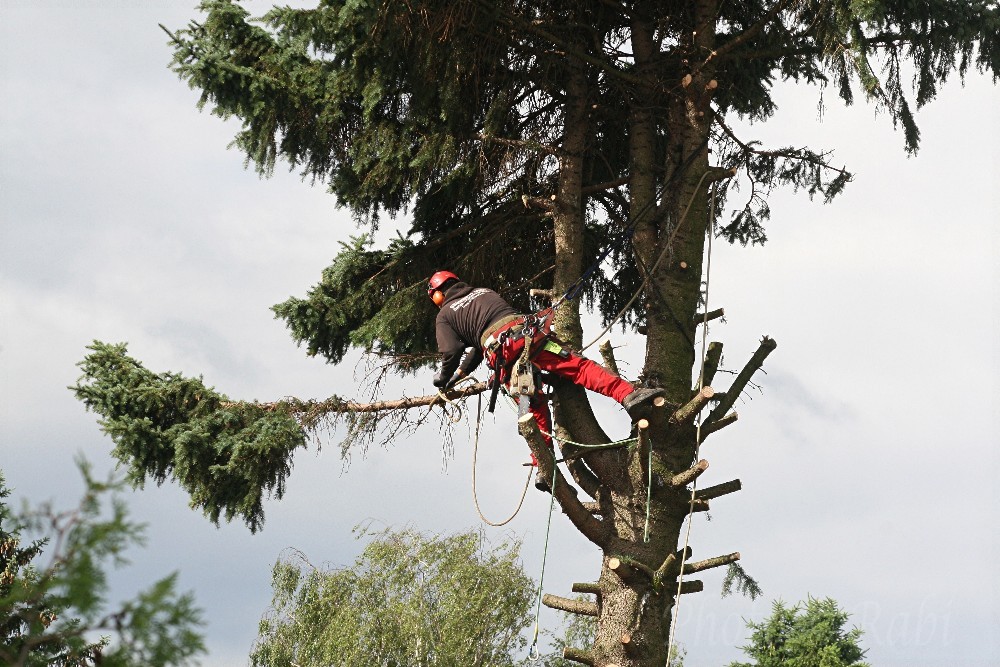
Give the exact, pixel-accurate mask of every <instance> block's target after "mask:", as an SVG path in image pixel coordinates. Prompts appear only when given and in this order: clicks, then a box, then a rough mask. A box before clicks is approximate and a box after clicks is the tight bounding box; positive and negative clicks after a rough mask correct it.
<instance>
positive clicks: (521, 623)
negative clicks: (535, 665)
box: [251, 529, 535, 667]
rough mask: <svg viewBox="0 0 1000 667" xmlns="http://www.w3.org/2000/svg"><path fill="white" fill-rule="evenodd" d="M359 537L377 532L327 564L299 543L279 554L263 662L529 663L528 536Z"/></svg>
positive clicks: (259, 654) (493, 666)
mask: <svg viewBox="0 0 1000 667" xmlns="http://www.w3.org/2000/svg"><path fill="white" fill-rule="evenodd" d="M359 537H366V538H370V541H369V543H368V544H367V545H366V546H365V549H364V551H363V552H362V554H361V555H360V556H359V557H358V559H357V560H356V561H355V563H354V565H353V566H351V567H350V568H343V569H320V568H317V567H315V566H313V565H312V564H310V563H309V561H308V560H306V557H305V556H304V555H303V554H301V553H299V552H292V553H291V554H290V555H288V556H287V557H284V558H282V559H280V560H278V562H277V563H275V565H274V572H273V578H272V587H273V590H274V598H273V602H272V605H273V607H272V609H271V611H270V612H269V613H268V614H267V615H266V616H265V617H264V618H263V619H262V620H261V623H260V634H259V637H258V639H257V643H256V646H255V647H254V650H253V653H252V654H251V663H252V664H253V665H254V666H255V667H272V666H273V667H278V666H285V665H291V664H295V665H301V666H302V667H310V666H313V665H315V666H317V667H319V666H320V665H332V664H336V665H341V666H343V667H353V666H355V665H356V666H358V667H362V666H364V667H367V666H368V665H384V666H391V665H414V666H422V665H470V666H479V667H487V666H488V667H504V666H505V665H506V666H511V667H512V666H513V665H516V664H520V661H521V658H522V657H523V652H524V647H525V646H526V644H527V641H526V640H525V638H524V635H523V634H522V631H523V630H524V629H525V628H526V627H528V625H529V624H530V623H531V620H532V611H533V610H534V606H533V602H534V597H535V596H534V582H532V580H531V579H530V578H529V577H528V576H527V575H525V573H524V571H523V570H522V568H521V565H520V563H519V561H518V553H519V547H520V545H519V544H518V543H516V542H503V543H500V544H497V545H491V544H489V543H488V542H487V541H486V539H485V538H484V536H483V535H482V534H481V533H478V532H465V533H457V534H454V535H447V536H438V535H426V534H422V533H419V532H416V531H415V530H412V529H406V530H398V531H397V530H388V529H387V530H384V531H382V532H379V533H374V534H369V533H367V532H365V531H361V532H360V535H359Z"/></svg>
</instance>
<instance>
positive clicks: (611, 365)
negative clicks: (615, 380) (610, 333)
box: [597, 340, 621, 376]
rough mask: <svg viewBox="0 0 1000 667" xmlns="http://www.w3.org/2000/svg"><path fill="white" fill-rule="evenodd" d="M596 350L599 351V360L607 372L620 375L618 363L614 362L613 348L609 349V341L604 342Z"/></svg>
mask: <svg viewBox="0 0 1000 667" xmlns="http://www.w3.org/2000/svg"><path fill="white" fill-rule="evenodd" d="M597 349H598V350H600V352H601V358H602V359H604V365H605V366H607V368H608V370H609V371H611V372H612V373H614V374H615V375H618V376H620V375H621V373H619V372H618V362H617V361H616V360H615V348H613V347H611V341H610V340H606V341H604V342H603V343H601V346H600V347H599V348H597Z"/></svg>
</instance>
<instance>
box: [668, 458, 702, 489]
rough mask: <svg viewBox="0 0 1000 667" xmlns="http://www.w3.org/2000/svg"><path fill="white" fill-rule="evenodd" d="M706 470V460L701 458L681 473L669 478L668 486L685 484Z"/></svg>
mask: <svg viewBox="0 0 1000 667" xmlns="http://www.w3.org/2000/svg"><path fill="white" fill-rule="evenodd" d="M706 470H708V461H706V460H705V459H702V460H701V461H698V462H697V463H695V464H694V465H693V466H691V467H690V468H688V469H687V470H685V471H684V472H682V473H678V474H676V475H674V476H673V477H672V478H671V479H670V482H669V484H670V486H687V485H688V484H690V483H691V482H693V481H694V480H696V479H698V477H699V476H700V475H701V474H702V473H703V472H705V471H706Z"/></svg>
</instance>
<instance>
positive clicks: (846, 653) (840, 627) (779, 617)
mask: <svg viewBox="0 0 1000 667" xmlns="http://www.w3.org/2000/svg"><path fill="white" fill-rule="evenodd" d="M848 618H849V615H848V614H847V613H846V612H844V611H842V610H841V609H840V608H839V606H838V605H837V602H836V600H832V599H830V598H826V599H824V600H816V599H814V598H812V597H810V598H809V599H808V600H806V602H805V604H804V605H803V604H802V603H799V604H796V605H795V606H794V607H787V606H785V604H784V603H783V602H782V601H781V600H777V601H776V602H775V603H774V605H773V611H772V613H771V615H770V616H769V617H768V618H766V619H764V620H763V621H761V622H760V623H754V622H753V621H749V622H748V623H747V627H748V628H750V629H751V630H753V632H752V633H751V635H750V644H749V645H747V646H744V647H742V649H743V652H744V653H746V654H747V656H749V657H750V658H751V659H752V660H753V662H731V663H729V667H785V666H786V665H795V667H868V663H866V662H863V659H864V657H865V651H864V650H863V649H862V648H861V636H862V635H863V634H864V633H863V632H862V631H861V630H860V629H859V628H852V629H851V630H847V631H845V629H844V628H845V626H846V625H847V619H848Z"/></svg>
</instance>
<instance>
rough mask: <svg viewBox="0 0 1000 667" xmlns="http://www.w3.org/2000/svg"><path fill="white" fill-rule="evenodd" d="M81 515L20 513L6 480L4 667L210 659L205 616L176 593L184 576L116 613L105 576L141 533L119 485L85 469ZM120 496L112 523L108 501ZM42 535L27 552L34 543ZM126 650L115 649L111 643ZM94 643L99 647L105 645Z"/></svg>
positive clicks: (1, 545) (2, 505)
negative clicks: (11, 504) (201, 631)
mask: <svg viewBox="0 0 1000 667" xmlns="http://www.w3.org/2000/svg"><path fill="white" fill-rule="evenodd" d="M79 465H80V470H81V471H82V472H83V476H84V480H85V482H86V492H85V493H84V496H83V499H82V500H81V502H80V505H79V507H77V508H76V509H73V510H70V511H66V512H56V511H54V510H53V509H52V508H51V507H49V506H48V505H42V506H40V507H39V508H37V509H34V510H27V511H25V512H22V513H15V512H13V511H12V510H11V509H10V507H9V506H8V505H7V503H6V498H7V497H8V496H9V495H10V490H9V489H8V488H7V487H6V485H5V484H4V479H3V475H2V474H0V662H2V663H3V664H4V665H10V666H11V667H20V666H35V665H37V666H39V667H40V666H42V665H45V666H49V665H66V666H69V667H76V666H80V667H83V666H86V665H106V666H114V665H121V666H131V665H135V666H136V667H138V666H140V665H156V666H166V665H187V664H192V658H194V657H195V656H197V655H198V654H199V653H203V652H204V646H203V642H202V637H201V635H200V634H199V632H198V630H197V628H198V626H199V625H200V624H201V619H200V612H199V611H198V610H197V609H196V608H195V607H194V600H193V598H192V596H191V595H190V594H184V595H178V594H177V593H176V591H175V590H174V588H175V584H176V574H174V575H171V576H169V577H166V578H165V579H161V580H160V581H158V582H156V583H155V584H153V585H152V586H151V587H149V588H148V589H146V590H145V591H143V592H141V593H140V594H139V595H138V596H137V597H136V598H135V599H133V600H128V601H126V602H124V603H122V604H121V605H120V606H117V607H115V608H113V609H108V600H107V594H108V581H107V572H106V570H107V567H108V565H113V566H116V567H119V566H122V565H124V564H126V563H127V561H126V559H125V551H126V550H127V549H128V547H130V546H133V545H136V544H142V542H143V528H142V526H140V525H137V524H135V523H133V522H131V521H129V519H128V513H127V510H126V508H125V506H124V504H123V503H122V501H121V499H120V498H118V497H115V496H114V495H113V494H115V493H116V492H117V491H118V490H120V489H121V487H122V483H121V482H114V481H110V480H109V481H106V482H100V481H98V480H95V479H94V478H93V477H92V476H91V475H90V468H89V466H87V465H86V464H85V463H83V462H80V464H79ZM109 494H112V501H111V509H112V512H111V515H110V516H108V517H105V516H103V514H104V504H103V500H104V499H105V498H106V497H107V496H108V495H109ZM30 533H37V534H40V535H42V537H40V538H39V539H35V540H32V541H30V542H28V543H27V544H26V545H22V540H23V539H24V537H25V536H26V535H27V534H30ZM112 635H114V636H116V637H117V639H118V641H117V642H116V643H115V644H114V645H112V643H111V636H112ZM98 636H99V639H97V640H96V641H94V639H95V637H98Z"/></svg>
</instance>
